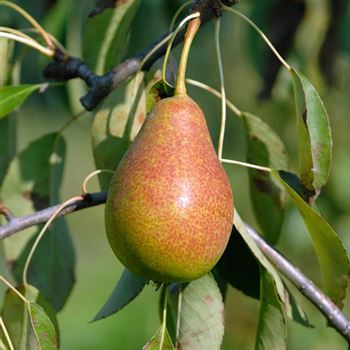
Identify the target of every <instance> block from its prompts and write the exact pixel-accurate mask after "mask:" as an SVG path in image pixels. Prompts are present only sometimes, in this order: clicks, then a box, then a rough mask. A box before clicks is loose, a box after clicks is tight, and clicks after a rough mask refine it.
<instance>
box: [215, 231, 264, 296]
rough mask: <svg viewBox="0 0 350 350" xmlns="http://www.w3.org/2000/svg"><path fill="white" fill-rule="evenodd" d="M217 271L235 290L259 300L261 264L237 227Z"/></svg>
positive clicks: (217, 265) (217, 266)
mask: <svg viewBox="0 0 350 350" xmlns="http://www.w3.org/2000/svg"><path fill="white" fill-rule="evenodd" d="M215 270H216V271H218V273H219V274H220V276H222V277H223V278H224V279H225V280H226V281H227V282H229V283H230V285H231V286H233V287H234V288H237V289H238V290H240V291H242V292H243V293H245V294H246V295H249V296H251V297H253V298H256V299H258V298H259V295H260V292H259V289H260V271H259V270H260V268H259V264H258V262H257V261H256V258H255V256H254V255H253V253H252V252H251V250H250V249H249V248H248V246H247V243H246V242H245V241H244V240H243V238H242V236H241V235H240V234H239V232H238V231H237V229H236V228H235V227H233V228H232V233H231V236H230V240H229V242H228V244H227V247H226V249H225V251H224V254H223V255H222V257H221V258H220V260H219V262H218V263H217V264H216V266H215Z"/></svg>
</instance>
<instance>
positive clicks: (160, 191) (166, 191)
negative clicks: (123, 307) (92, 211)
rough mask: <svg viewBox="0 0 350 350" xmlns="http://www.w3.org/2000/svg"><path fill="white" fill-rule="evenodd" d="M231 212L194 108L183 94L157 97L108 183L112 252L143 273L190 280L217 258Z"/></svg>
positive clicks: (223, 179)
mask: <svg viewBox="0 0 350 350" xmlns="http://www.w3.org/2000/svg"><path fill="white" fill-rule="evenodd" d="M232 220H233V198H232V192H231V188H230V184H229V181H228V178H227V176H226V173H225V171H224V169H223V167H222V165H221V163H220V162H219V160H218V158H217V155H216V153H215V149H214V147H213V144H212V142H211V138H210V134H209V131H208V127H207V124H206V121H205V117H204V115H203V112H202V110H201V109H200V107H199V106H198V105H197V104H196V103H195V102H194V101H193V100H192V99H191V98H189V97H188V96H185V95H180V96H174V97H170V98H165V99H163V100H161V101H159V102H158V103H157V104H156V106H155V108H154V109H153V111H152V112H151V114H150V115H149V116H148V117H147V119H146V121H145V123H144V125H143V126H142V129H141V130H140V132H139V134H138V135H137V137H136V139H135V140H134V142H133V143H132V145H131V146H130V148H129V150H128V152H127V153H126V154H125V156H124V158H123V159H122V161H121V162H120V164H119V166H118V168H117V169H116V171H115V173H114V176H113V178H112V181H111V184H110V187H109V191H108V196H107V203H106V207H105V223H106V232H107V237H108V240H109V243H110V245H111V247H112V249H113V251H114V253H115V255H116V256H117V258H118V259H119V260H120V261H121V262H122V263H123V264H124V265H125V267H127V268H128V269H129V270H130V271H132V272H134V273H136V274H139V275H141V276H144V277H146V278H147V279H149V280H153V281H157V282H175V281H191V280H194V279H197V278H199V277H201V276H203V275H204V274H206V273H207V272H209V271H210V270H211V269H212V268H213V267H214V266H215V264H216V263H217V261H218V260H219V259H220V257H221V255H222V254H223V252H224V250H225V247H226V245H227V243H228V240H229V236H230V233H231V228H232Z"/></svg>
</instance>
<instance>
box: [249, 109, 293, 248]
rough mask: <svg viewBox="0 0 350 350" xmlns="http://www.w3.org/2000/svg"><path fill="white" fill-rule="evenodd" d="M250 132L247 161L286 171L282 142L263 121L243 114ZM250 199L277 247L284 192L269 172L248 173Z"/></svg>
mask: <svg viewBox="0 0 350 350" xmlns="http://www.w3.org/2000/svg"><path fill="white" fill-rule="evenodd" d="M242 116H243V120H244V124H245V127H246V131H247V144H248V151H247V160H248V162H250V163H252V164H257V165H262V166H266V167H270V168H273V169H279V170H282V169H284V170H285V169H287V168H288V165H287V152H286V149H285V146H284V144H283V142H282V140H281V139H280V138H279V136H278V135H277V134H276V133H275V131H274V130H273V129H271V128H270V126H269V125H268V124H266V123H265V122H263V121H262V120H261V119H260V118H258V117H255V116H253V115H251V114H249V113H243V115H242ZM249 184H250V197H251V203H252V206H253V209H254V215H255V218H256V220H257V222H258V224H259V226H260V228H261V230H262V233H263V234H264V236H265V237H266V238H267V240H268V241H269V242H270V243H272V244H275V243H277V241H278V239H279V235H280V231H281V227H282V223H283V215H284V208H285V191H284V190H283V188H282V187H281V185H280V184H278V182H277V183H276V181H275V180H274V179H273V178H272V177H271V175H270V174H269V173H267V172H264V171H260V170H254V169H252V170H250V171H249Z"/></svg>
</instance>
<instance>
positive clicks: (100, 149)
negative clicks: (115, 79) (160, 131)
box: [91, 72, 146, 190]
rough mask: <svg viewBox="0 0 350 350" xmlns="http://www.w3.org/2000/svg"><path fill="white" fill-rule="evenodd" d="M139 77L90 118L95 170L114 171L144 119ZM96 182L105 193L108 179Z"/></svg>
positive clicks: (121, 89)
mask: <svg viewBox="0 0 350 350" xmlns="http://www.w3.org/2000/svg"><path fill="white" fill-rule="evenodd" d="M143 77H144V74H143V73H142V72H140V73H138V74H137V75H136V76H135V77H134V78H133V79H132V80H130V81H129V82H128V83H126V84H124V85H123V86H120V87H119V88H118V89H116V90H115V91H114V92H113V93H112V94H111V95H109V96H108V97H107V99H106V100H105V101H104V103H103V105H102V107H101V108H100V109H99V110H98V111H97V113H96V115H95V117H94V121H93V125H92V130H91V137H92V146H93V152H94V158H95V163H96V167H97V168H98V169H110V170H115V168H116V167H117V165H118V163H119V162H120V160H121V159H122V158H123V156H124V154H125V152H126V150H127V149H128V147H129V145H130V143H131V141H132V140H133V139H134V138H135V136H136V134H137V133H138V131H139V130H140V128H141V125H142V123H143V122H144V120H145V118H146V102H145V92H144V84H143ZM99 179H100V184H101V189H102V190H107V189H108V186H109V182H110V179H111V176H110V175H109V174H102V175H101V176H100V177H99Z"/></svg>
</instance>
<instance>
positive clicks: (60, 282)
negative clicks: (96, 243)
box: [13, 218, 75, 311]
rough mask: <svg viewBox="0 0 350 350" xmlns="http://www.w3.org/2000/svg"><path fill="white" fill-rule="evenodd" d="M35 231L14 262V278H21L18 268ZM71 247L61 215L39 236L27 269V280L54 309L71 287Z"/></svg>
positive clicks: (72, 252)
mask: <svg viewBox="0 0 350 350" xmlns="http://www.w3.org/2000/svg"><path fill="white" fill-rule="evenodd" d="M36 236H37V235H36V234H35V235H34V236H33V237H32V238H31V239H30V240H29V241H28V243H27V244H26V246H25V247H24V249H23V250H22V252H21V255H20V256H19V258H18V259H17V261H16V262H15V265H14V269H13V273H14V276H15V278H16V280H17V281H18V282H19V281H21V280H22V271H23V267H24V264H25V261H26V259H27V256H28V254H29V251H30V249H31V247H32V245H33V243H34V240H35V238H36ZM74 265H75V257H74V248H73V243H72V240H71V238H70V235H69V231H68V227H67V223H66V221H65V220H63V219H62V218H60V219H58V220H56V221H55V222H54V224H53V226H52V227H51V228H50V229H49V230H48V231H47V232H46V233H45V235H44V236H43V238H42V239H41V241H40V243H39V245H38V247H37V249H36V251H35V253H34V255H33V258H32V261H31V263H30V266H29V270H28V281H29V283H30V284H32V285H34V286H35V287H37V288H38V289H39V290H40V292H41V293H42V294H43V295H44V296H45V298H46V299H47V300H49V302H50V303H51V304H52V305H53V306H54V308H55V310H56V311H59V310H61V309H62V308H63V306H64V304H65V302H66V300H67V298H68V297H69V294H70V293H71V291H72V288H73V285H74V281H75V276H74Z"/></svg>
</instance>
